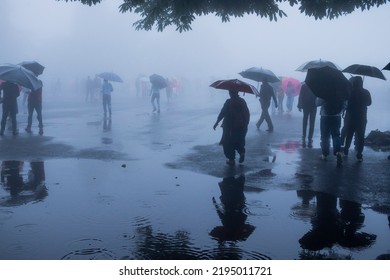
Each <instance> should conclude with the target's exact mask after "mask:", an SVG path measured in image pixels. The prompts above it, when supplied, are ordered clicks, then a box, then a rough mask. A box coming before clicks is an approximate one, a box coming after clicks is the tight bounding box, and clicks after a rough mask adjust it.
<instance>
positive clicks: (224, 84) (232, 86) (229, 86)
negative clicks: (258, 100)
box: [210, 79, 259, 96]
mask: <svg viewBox="0 0 390 280" xmlns="http://www.w3.org/2000/svg"><path fill="white" fill-rule="evenodd" d="M210 87H213V88H217V89H226V90H233V91H239V92H247V93H252V94H254V95H256V96H258V95H259V92H258V91H257V89H256V88H255V87H254V86H252V85H250V84H248V83H245V82H243V81H241V80H238V79H230V80H218V81H215V82H214V83H212V84H211V85H210Z"/></svg>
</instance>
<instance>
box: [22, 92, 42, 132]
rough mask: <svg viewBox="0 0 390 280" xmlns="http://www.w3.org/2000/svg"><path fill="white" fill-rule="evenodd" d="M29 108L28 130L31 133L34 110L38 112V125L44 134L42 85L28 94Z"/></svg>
mask: <svg viewBox="0 0 390 280" xmlns="http://www.w3.org/2000/svg"><path fill="white" fill-rule="evenodd" d="M27 110H28V117H27V127H26V129H25V130H26V132H27V133H31V132H32V131H31V126H32V116H33V113H34V110H35V111H36V112H37V120H38V127H39V135H43V122H42V87H41V88H39V89H37V90H33V91H31V92H30V93H29V94H28V97H27Z"/></svg>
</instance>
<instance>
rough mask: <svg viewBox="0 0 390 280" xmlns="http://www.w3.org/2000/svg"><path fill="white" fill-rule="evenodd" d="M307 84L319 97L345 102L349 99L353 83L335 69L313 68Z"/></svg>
mask: <svg viewBox="0 0 390 280" xmlns="http://www.w3.org/2000/svg"><path fill="white" fill-rule="evenodd" d="M305 82H306V84H307V86H308V87H309V88H310V89H311V91H312V92H313V94H314V95H315V96H317V97H320V98H323V99H325V100H328V101H344V100H347V99H348V97H349V92H350V87H351V83H350V82H349V81H348V79H347V78H346V77H345V76H344V74H343V73H342V72H341V71H340V70H337V69H335V68H333V67H329V66H325V67H321V68H311V69H309V70H308V71H307V75H306V79H305Z"/></svg>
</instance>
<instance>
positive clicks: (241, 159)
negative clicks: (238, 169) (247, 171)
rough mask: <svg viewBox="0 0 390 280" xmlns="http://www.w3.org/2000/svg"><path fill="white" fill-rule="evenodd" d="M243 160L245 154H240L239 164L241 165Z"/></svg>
mask: <svg viewBox="0 0 390 280" xmlns="http://www.w3.org/2000/svg"><path fill="white" fill-rule="evenodd" d="M244 160H245V153H242V154H240V158H239V160H238V162H239V163H243V162H244Z"/></svg>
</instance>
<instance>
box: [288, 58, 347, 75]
mask: <svg viewBox="0 0 390 280" xmlns="http://www.w3.org/2000/svg"><path fill="white" fill-rule="evenodd" d="M325 66H329V67H331V68H334V69H337V70H340V67H338V66H337V65H336V64H334V63H333V62H331V61H328V60H321V59H320V60H311V61H308V62H305V63H304V64H302V65H301V66H299V67H298V68H297V70H296V71H301V72H306V71H307V70H309V69H311V68H321V67H325Z"/></svg>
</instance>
